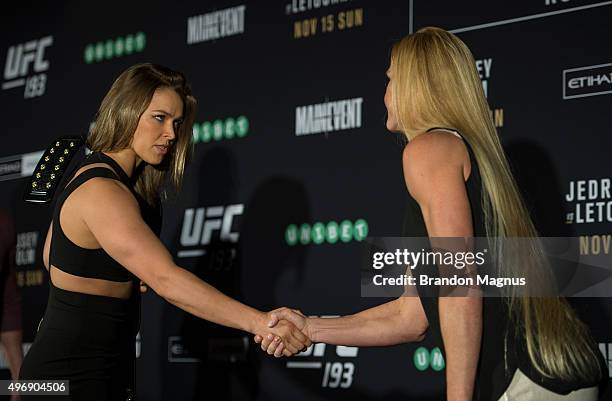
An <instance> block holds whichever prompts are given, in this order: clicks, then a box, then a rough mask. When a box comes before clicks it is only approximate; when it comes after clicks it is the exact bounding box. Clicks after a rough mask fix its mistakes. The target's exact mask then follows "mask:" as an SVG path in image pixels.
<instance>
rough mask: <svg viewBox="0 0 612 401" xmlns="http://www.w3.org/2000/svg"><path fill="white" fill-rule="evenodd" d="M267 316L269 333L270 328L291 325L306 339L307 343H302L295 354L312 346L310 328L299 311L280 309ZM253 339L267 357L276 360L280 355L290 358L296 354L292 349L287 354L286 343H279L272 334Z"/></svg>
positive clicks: (277, 338)
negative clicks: (271, 356)
mask: <svg viewBox="0 0 612 401" xmlns="http://www.w3.org/2000/svg"><path fill="white" fill-rule="evenodd" d="M268 315H269V317H270V321H269V322H268V327H270V329H269V331H272V330H273V329H272V328H277V327H281V326H284V325H287V324H291V325H292V326H294V327H296V328H297V329H299V331H300V334H302V335H303V336H304V337H305V338H307V339H308V341H307V342H304V343H303V344H304V347H303V348H300V349H298V350H297V352H301V351H304V350H305V349H306V348H308V347H309V346H310V345H311V344H312V341H311V340H310V338H311V335H310V327H309V325H308V318H307V317H306V316H305V315H304V314H303V313H302V312H301V311H299V310H297V309H290V308H286V307H282V308H279V309H275V310H273V311H271V312H269V313H268ZM254 339H255V342H256V343H258V344H259V343H261V349H262V350H263V351H266V352H267V353H268V354H269V355H274V356H275V357H277V358H278V357H280V356H281V355H285V356H292V355H294V354H296V353H297V352H293V348H291V349H290V351H291V352H290V353H288V352H287V345H286V343H285V342H283V341H281V339H280V338H279V337H278V336H275V335H274V334H272V333H271V334H268V335H265V336H262V335H256V336H255V338H254Z"/></svg>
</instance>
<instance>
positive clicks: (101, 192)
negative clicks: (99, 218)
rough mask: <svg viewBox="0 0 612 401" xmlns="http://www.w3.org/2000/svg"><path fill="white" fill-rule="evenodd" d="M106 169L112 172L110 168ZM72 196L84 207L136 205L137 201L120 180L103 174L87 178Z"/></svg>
mask: <svg viewBox="0 0 612 401" xmlns="http://www.w3.org/2000/svg"><path fill="white" fill-rule="evenodd" d="M108 170H109V171H110V172H112V170H111V169H108ZM72 196H73V197H74V198H76V200H77V201H78V203H80V204H84V206H86V207H92V208H101V207H104V208H109V207H113V206H134V205H135V206H136V207H138V201H137V200H136V198H135V197H134V195H133V194H132V193H131V191H130V190H129V189H128V188H127V187H126V186H125V185H124V184H123V183H122V182H121V181H119V180H117V179H114V178H110V177H105V176H99V177H92V178H90V179H88V180H87V181H85V182H84V183H82V184H81V185H79V187H78V188H77V189H75V191H74V193H73V194H72Z"/></svg>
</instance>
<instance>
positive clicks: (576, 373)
mask: <svg viewBox="0 0 612 401" xmlns="http://www.w3.org/2000/svg"><path fill="white" fill-rule="evenodd" d="M387 74H388V77H389V83H388V85H387V91H386V93H385V99H384V100H385V105H386V107H387V112H388V118H387V123H386V125H387V128H388V129H389V130H390V131H396V132H402V133H403V134H404V135H405V136H406V138H407V139H408V141H409V142H408V144H407V146H406V148H405V150H404V153H403V167H404V177H405V183H406V188H407V190H408V193H409V195H410V196H409V198H410V202H409V206H410V213H409V216H408V217H409V218H408V224H407V225H406V228H405V233H404V235H405V236H408V237H418V236H423V237H426V236H428V237H430V238H434V237H435V238H437V237H464V238H465V237H489V238H502V239H503V238H512V237H537V233H536V230H535V228H534V226H533V223H532V221H531V219H530V217H529V214H528V212H527V209H526V207H525V205H524V203H523V200H522V199H521V196H520V194H519V191H518V190H517V186H516V183H515V181H514V178H513V177H512V174H511V172H510V168H509V165H508V162H507V160H506V156H505V155H504V152H503V150H502V146H501V144H500V141H499V138H498V136H497V133H496V131H495V127H494V125H493V122H492V119H491V117H490V111H489V107H488V104H487V102H486V99H485V96H484V92H483V89H482V84H481V82H480V79H479V76H478V73H477V71H476V68H475V62H474V58H473V56H472V54H471V52H470V51H469V49H468V48H467V46H466V45H465V44H464V43H463V42H462V41H461V40H460V39H459V38H457V37H456V36H455V35H453V34H451V33H449V32H446V31H444V30H442V29H439V28H432V27H429V28H423V29H421V30H419V31H418V32H416V33H415V34H412V35H408V36H406V37H405V38H403V39H402V40H401V41H399V42H398V43H397V44H396V45H395V46H394V47H393V50H392V54H391V63H390V68H389V70H388V72H387ZM500 255H502V256H501V257H500V258H499V260H496V263H498V264H499V268H500V269H501V272H502V273H503V272H505V273H507V274H506V276H512V275H514V274H517V273H518V272H517V270H516V269H514V270H513V267H512V266H510V265H509V264H508V263H503V261H504V253H503V252H501V251H500ZM530 257H531V259H533V260H538V258H539V256H538V254H537V252H536V251H534V252H533V254H532V255H531V256H530ZM504 269H506V270H504ZM527 273H528V274H530V275H533V276H535V277H538V278H541V277H540V276H544V274H545V273H544V272H541V273H538V272H527ZM418 291H419V295H420V297H401V298H399V299H397V300H395V301H392V302H389V303H386V304H383V305H381V306H378V307H375V308H372V309H368V310H366V311H363V312H360V313H357V314H355V315H350V316H345V317H341V318H336V319H315V318H306V317H304V316H302V317H300V318H298V317H297V315H296V314H295V312H297V311H293V310H290V309H286V308H282V309H280V310H277V311H276V313H275V316H274V320H273V322H272V323H274V322H276V321H278V319H288V320H290V321H292V322H293V323H294V324H296V325H297V326H298V327H300V328H301V329H302V330H303V332H304V333H305V334H306V335H307V336H308V337H309V338H311V339H312V341H314V342H324V343H331V344H342V345H356V346H382V345H391V344H397V343H402V342H410V341H419V340H421V339H423V338H424V336H426V335H427V336H433V337H434V338H439V340H440V341H439V342H440V343H442V344H443V348H444V350H443V352H444V356H445V362H446V395H447V400H464V401H466V400H472V399H477V400H487V401H488V400H518V401H523V400H538V401H539V400H542V401H544V400H546V401H555V400H576V401H578V400H580V401H587V400H588V401H595V400H597V395H598V389H597V387H596V384H597V383H598V382H599V381H600V380H601V378H602V366H601V364H600V363H601V355H600V354H599V351H598V350H597V348H596V346H595V344H594V343H593V341H592V340H591V338H590V336H589V332H588V329H587V327H585V325H584V324H583V323H582V322H580V320H579V319H578V318H577V316H576V314H575V313H574V311H573V310H572V309H571V308H570V307H569V306H568V304H567V303H566V302H564V301H563V300H561V299H559V298H556V297H549V298H535V297H533V298H528V297H524V298H523V297H519V296H516V295H513V294H512V293H509V294H507V295H506V296H505V297H504V298H482V297H480V296H464V297H440V298H436V297H433V298H432V297H426V296H424V294H425V293H426V292H427V289H425V288H422V287H421V288H418ZM271 339H272V341H271ZM255 340H256V341H257V342H262V348H263V349H265V350H267V352H268V353H275V352H276V354H275V355H276V356H280V355H281V352H282V350H283V346H282V344H281V345H279V344H280V343H281V342H280V341H278V340H277V341H276V342H274V340H275V337H274V336H268V337H266V338H263V339H262V338H261V337H256V338H255ZM262 340H263V341H262Z"/></svg>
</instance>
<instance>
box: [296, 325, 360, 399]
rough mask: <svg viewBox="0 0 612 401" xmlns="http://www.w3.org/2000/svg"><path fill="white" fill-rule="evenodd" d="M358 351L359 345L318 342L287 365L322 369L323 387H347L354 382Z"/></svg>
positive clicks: (298, 367) (297, 367)
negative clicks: (348, 345) (355, 359)
mask: <svg viewBox="0 0 612 401" xmlns="http://www.w3.org/2000/svg"><path fill="white" fill-rule="evenodd" d="M312 317H316V316H312ZM321 317H322V318H331V317H337V316H321ZM358 353H359V347H347V346H343V345H328V344H323V343H318V344H313V345H311V346H310V347H308V349H307V350H306V351H304V352H301V353H299V354H297V355H295V357H294V358H292V360H291V361H288V362H287V365H286V366H287V368H288V369H320V370H321V372H322V378H321V387H324V388H334V389H336V388H340V389H346V388H350V387H351V385H352V384H353V374H354V373H355V362H354V358H357V354H358ZM299 359H308V361H300V360H299Z"/></svg>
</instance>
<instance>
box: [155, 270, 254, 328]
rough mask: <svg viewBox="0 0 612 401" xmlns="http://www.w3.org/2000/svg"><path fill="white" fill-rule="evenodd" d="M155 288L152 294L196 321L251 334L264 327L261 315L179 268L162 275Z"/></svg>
mask: <svg viewBox="0 0 612 401" xmlns="http://www.w3.org/2000/svg"><path fill="white" fill-rule="evenodd" d="M156 287H157V288H155V287H154V288H153V290H155V292H157V293H158V294H160V295H161V296H163V297H164V298H165V299H166V300H167V301H168V302H170V303H172V304H173V305H175V306H177V307H179V308H181V309H183V310H185V311H186V312H189V313H191V314H192V315H194V316H197V317H199V318H202V319H205V320H208V321H211V322H214V323H217V324H220V325H223V326H227V327H232V328H235V329H240V330H243V331H247V332H249V333H254V334H255V333H256V328H257V327H261V326H262V325H264V324H265V323H264V322H263V320H265V317H264V314H263V313H261V312H259V311H258V310H256V309H254V308H251V307H249V306H247V305H245V304H243V303H241V302H238V301H236V300H235V299H233V298H230V297H228V296H227V295H225V294H223V293H221V292H220V291H219V290H217V289H216V288H214V287H213V286H211V285H209V284H208V283H206V282H204V281H202V280H200V279H199V278H198V277H197V276H195V275H194V274H193V273H191V272H189V271H187V270H185V269H182V268H180V267H178V266H177V267H174V268H173V269H172V270H170V272H169V273H168V274H164V276H163V277H162V278H161V279H160V280H159V281H158V283H156ZM257 334H260V333H257Z"/></svg>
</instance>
